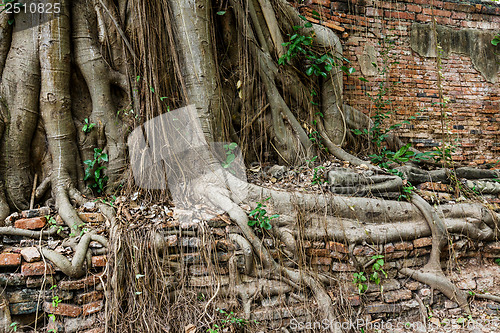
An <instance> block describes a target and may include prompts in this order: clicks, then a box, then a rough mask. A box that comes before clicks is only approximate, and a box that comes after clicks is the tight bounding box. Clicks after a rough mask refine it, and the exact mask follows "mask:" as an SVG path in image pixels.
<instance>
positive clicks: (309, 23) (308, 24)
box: [304, 22, 313, 28]
mask: <svg viewBox="0 0 500 333" xmlns="http://www.w3.org/2000/svg"><path fill="white" fill-rule="evenodd" d="M312 26H313V25H312V23H311V22H307V23H306V24H304V27H305V28H312Z"/></svg>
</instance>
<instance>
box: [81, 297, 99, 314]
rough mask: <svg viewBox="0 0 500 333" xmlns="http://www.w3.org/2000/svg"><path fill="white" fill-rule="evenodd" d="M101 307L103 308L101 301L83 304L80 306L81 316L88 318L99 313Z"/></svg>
mask: <svg viewBox="0 0 500 333" xmlns="http://www.w3.org/2000/svg"><path fill="white" fill-rule="evenodd" d="M103 306H104V302H103V301H96V302H92V303H88V304H85V305H83V306H82V316H88V315H91V314H93V313H96V312H99V311H101V310H102V308H103Z"/></svg>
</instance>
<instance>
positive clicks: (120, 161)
mask: <svg viewBox="0 0 500 333" xmlns="http://www.w3.org/2000/svg"><path fill="white" fill-rule="evenodd" d="M72 10H73V18H74V19H73V25H72V27H73V30H72V33H73V41H74V50H75V60H76V64H77V65H78V68H79V69H80V71H81V73H82V75H83V77H84V79H85V82H86V84H87V87H88V89H89V92H90V97H91V100H92V113H91V115H90V118H89V119H90V120H89V121H90V122H92V123H95V124H96V129H94V130H92V131H91V132H90V133H89V134H88V135H87V136H88V139H89V140H90V145H89V147H90V148H91V149H89V150H87V151H84V152H83V155H84V156H83V159H84V160H87V159H90V160H92V159H93V157H94V150H93V148H95V147H97V148H100V149H103V150H104V149H105V151H106V152H107V154H108V157H109V165H108V167H107V170H106V174H107V175H108V177H109V183H110V187H113V185H116V182H117V181H118V179H119V178H120V176H121V175H122V173H123V171H124V170H125V168H126V165H127V159H126V153H125V151H126V145H125V141H124V138H125V135H124V128H123V124H122V121H121V119H120V117H119V116H118V115H117V110H116V107H115V105H114V103H113V99H112V95H111V85H112V84H114V85H117V86H120V87H123V86H124V85H126V84H125V83H123V81H125V82H126V79H125V78H124V75H122V74H120V73H119V72H116V71H114V70H112V69H111V68H110V67H109V66H108V65H107V64H106V62H105V60H104V59H103V57H102V55H101V52H100V50H99V47H98V45H97V42H96V41H94V38H93V33H92V32H93V29H94V28H95V26H94V25H93V24H92V22H94V21H95V20H96V19H95V17H93V16H94V15H95V12H94V11H93V8H92V7H91V6H88V5H87V4H85V3H83V2H79V1H77V2H75V3H74V4H73V6H72ZM82 13H85V14H84V15H82ZM89 17H93V18H94V19H89Z"/></svg>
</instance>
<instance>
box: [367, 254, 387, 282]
mask: <svg viewBox="0 0 500 333" xmlns="http://www.w3.org/2000/svg"><path fill="white" fill-rule="evenodd" d="M371 259H372V260H375V262H374V263H373V265H372V273H371V274H370V281H372V282H375V284H376V285H380V281H381V276H380V273H382V275H383V276H384V277H385V278H387V273H386V272H385V271H384V270H383V269H382V267H383V266H384V264H385V262H384V256H383V255H381V254H377V255H374V256H373V257H372V258H371Z"/></svg>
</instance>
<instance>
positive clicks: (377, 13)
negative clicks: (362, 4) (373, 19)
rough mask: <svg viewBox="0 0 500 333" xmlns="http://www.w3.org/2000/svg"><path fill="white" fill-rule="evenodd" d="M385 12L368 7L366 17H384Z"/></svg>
mask: <svg viewBox="0 0 500 333" xmlns="http://www.w3.org/2000/svg"><path fill="white" fill-rule="evenodd" d="M383 14H384V11H383V10H382V9H378V8H373V7H368V8H366V16H367V17H368V16H382V15H383Z"/></svg>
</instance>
